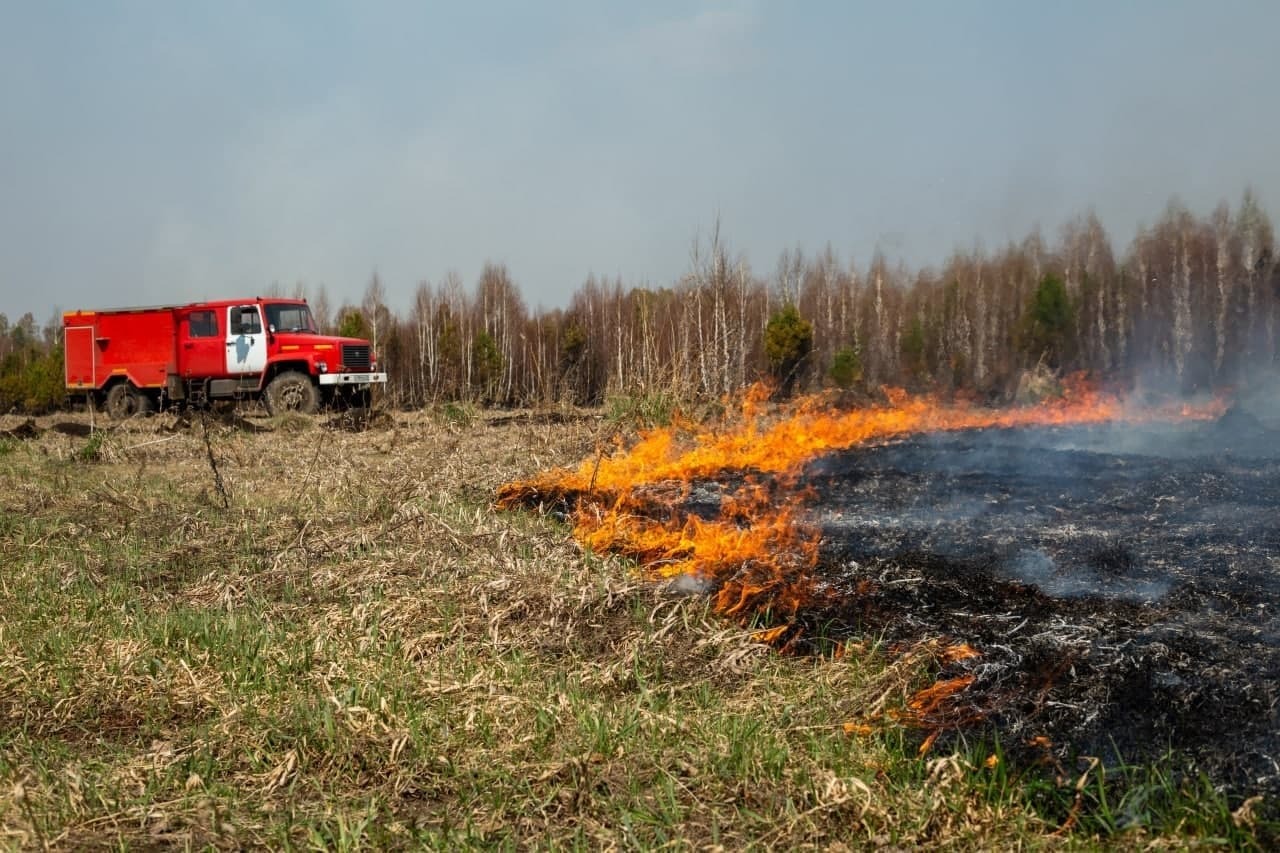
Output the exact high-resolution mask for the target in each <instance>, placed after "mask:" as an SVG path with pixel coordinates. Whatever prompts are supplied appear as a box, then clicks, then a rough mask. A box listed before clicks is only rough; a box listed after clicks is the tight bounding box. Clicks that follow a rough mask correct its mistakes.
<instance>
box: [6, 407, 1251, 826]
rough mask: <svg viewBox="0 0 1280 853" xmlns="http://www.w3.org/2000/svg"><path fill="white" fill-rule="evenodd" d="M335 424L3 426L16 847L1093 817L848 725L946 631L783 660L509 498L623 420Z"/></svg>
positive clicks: (896, 699)
mask: <svg viewBox="0 0 1280 853" xmlns="http://www.w3.org/2000/svg"><path fill="white" fill-rule="evenodd" d="M326 420H327V419H326V418H323V417H317V418H311V419H307V418H288V419H283V420H276V421H272V420H258V419H250V420H249V421H239V422H232V421H227V420H226V419H217V418H209V419H208V420H207V421H202V420H200V419H196V420H195V421H194V422H191V423H182V422H178V421H176V420H174V419H173V418H171V417H157V418H152V419H148V420H141V421H136V422H130V423H126V424H125V425H123V426H120V427H118V428H114V429H110V430H108V431H105V432H102V431H99V432H96V433H94V434H93V435H91V436H86V435H83V434H82V433H83V430H76V429H66V430H64V431H62V432H59V431H55V430H52V429H45V430H44V431H43V432H41V433H40V434H39V435H38V436H37V437H35V438H24V439H17V438H0V554H3V565H4V568H3V572H2V573H0V845H5V846H11V847H53V848H61V849H68V848H83V847H106V846H111V847H118V846H136V847H152V846H206V845H209V846H214V847H222V848H232V847H242V846H269V847H325V848H330V847H334V848H343V849H354V848H358V847H379V848H380V847H387V846H394V847H404V846H420V845H429V846H486V847H488V846H495V845H500V846H521V847H523V846H535V847H590V848H598V847H668V846H669V847H678V848H741V847H747V846H760V847H770V848H772V847H778V848H792V847H833V846H834V847H842V846H844V847H862V846H868V845H876V846H901V847H925V846H928V847H931V848H932V847H937V846H942V847H958V848H1006V847H1027V846H1032V847H1040V846H1055V847H1056V846H1061V845H1063V844H1069V845H1072V846H1075V845H1080V844H1083V845H1085V846H1089V845H1091V844H1094V843H1097V839H1096V838H1092V837H1091V836H1090V835H1089V834H1088V833H1082V832H1081V831H1080V830H1079V829H1077V830H1076V833H1075V835H1074V836H1071V837H1068V838H1066V839H1064V838H1063V837H1060V836H1058V835H1055V834H1054V833H1055V831H1056V830H1057V829H1058V828H1059V827H1058V824H1059V823H1060V820H1061V819H1063V818H1065V817H1067V814H1066V813H1065V812H1063V811H1061V810H1059V812H1058V813H1056V814H1055V812H1054V810H1053V807H1052V806H1051V807H1048V808H1046V807H1044V805H1043V803H1042V802H1041V800H1043V796H1042V795H1043V791H1042V790H1040V789H1038V788H1035V787H1034V786H1030V785H1028V784H1027V783H1025V782H1023V781H1020V780H1019V779H1017V778H1015V776H1014V775H1013V774H1012V773H1011V772H1009V771H1007V770H1006V768H1005V767H1004V766H1003V764H1002V763H1000V762H998V761H996V762H986V761H983V760H982V759H983V758H984V757H985V753H984V752H981V751H980V750H975V751H972V752H970V753H968V754H955V755H945V756H939V757H932V758H931V759H929V760H917V759H916V758H915V757H914V755H913V748H912V745H911V744H907V743H904V740H903V734H902V732H901V731H900V730H898V729H896V728H894V727H892V726H891V725H889V724H888V723H885V724H884V725H883V726H881V725H866V724H864V723H863V722H855V721H861V720H866V719H869V718H874V717H877V715H878V714H879V712H880V711H882V710H884V709H886V708H892V707H900V706H901V704H902V702H903V700H904V698H905V697H906V696H907V695H908V694H909V693H910V691H911V690H912V689H913V688H914V687H918V686H920V685H921V684H923V683H926V682H927V678H928V674H929V670H930V667H931V666H932V665H933V664H932V662H931V661H929V660H928V659H927V656H919V657H917V658H914V659H911V660H908V661H905V662H904V661H902V660H899V661H898V662H897V663H895V664H894V665H892V666H889V667H886V665H885V663H884V658H883V656H882V655H880V653H879V652H878V651H877V650H876V649H875V647H874V644H871V645H869V646H868V647H866V648H851V649H850V651H849V653H848V654H846V655H844V656H843V657H841V658H840V659H838V660H812V659H799V658H790V657H783V656H779V655H777V654H775V653H773V652H771V651H769V650H768V649H767V648H766V647H764V646H763V645H761V644H759V643H756V642H753V641H752V639H751V636H750V634H749V633H748V632H745V631H743V630H741V629H739V628H736V627H734V626H730V625H728V624H726V623H724V622H722V621H720V620H718V619H716V618H715V617H713V616H712V615H711V614H710V612H709V610H708V607H707V604H706V602H705V601H703V600H702V599H700V598H696V597H678V596H673V595H668V594H667V593H666V592H665V591H664V590H663V589H662V588H660V587H658V586H655V585H651V584H647V583H643V582H640V581H638V580H636V579H635V578H634V577H633V575H632V574H631V572H630V571H629V569H628V567H627V566H626V565H623V564H621V563H620V562H618V561H615V560H612V559H601V558H599V557H597V556H594V555H590V554H583V553H581V552H580V551H579V550H578V549H577V548H576V547H575V546H574V545H573V543H572V542H571V541H570V537H569V536H568V532H567V530H566V529H565V528H563V527H561V526H559V525H557V524H556V523H555V522H554V521H552V520H549V519H546V518H543V517H540V516H537V515H533V514H520V513H497V512H494V511H493V510H492V509H491V508H490V501H491V500H492V495H493V491H494V489H495V488H496V487H497V486H498V485H499V484H500V483H502V482H505V481H508V480H511V479H514V478H516V477H519V476H522V475H528V474H531V473H533V472H534V471H537V470H541V469H544V468H546V467H548V466H551V465H556V464H567V463H571V462H574V461H576V460H578V459H580V458H582V457H584V456H586V455H588V454H589V453H590V452H591V451H592V449H593V448H594V447H595V446H596V440H597V437H598V433H599V432H600V430H602V429H605V428H607V427H604V426H602V425H601V422H600V421H598V420H595V419H593V418H590V417H584V418H581V419H576V420H575V419H569V420H568V421H567V422H563V423H562V422H560V421H562V420H564V419H563V418H554V419H545V420H544V419H538V418H526V419H522V418H511V417H505V418H502V419H500V420H492V419H490V420H487V419H486V418H485V416H483V415H477V414H475V413H469V415H468V417H465V418H464V417H457V416H456V415H455V413H451V412H444V413H440V412H436V413H432V412H426V413H421V414H414V415H402V414H398V415H396V416H394V418H391V417H384V418H383V419H381V420H378V421H375V422H374V423H373V424H372V428H371V429H369V430H367V431H363V432H352V431H347V430H345V429H331V428H328V427H327V426H326ZM67 421H68V418H65V417H64V418H61V419H59V422H67ZM5 426H11V425H4V424H0V427H5ZM41 426H42V427H48V426H49V423H48V422H46V423H43V424H41ZM338 426H342V425H341V424H338ZM76 433H81V434H76ZM210 459H212V460H213V461H212V464H211V462H210ZM214 468H216V469H217V471H218V475H219V477H220V481H219V480H218V479H217V478H215V476H214V471H213V469H214ZM219 483H220V484H219ZM879 716H883V715H879ZM989 765H991V766H989ZM1074 781H1075V780H1074V779H1073V780H1071V783H1074ZM1069 801H1070V797H1069V795H1068V796H1067V802H1069ZM1059 802H1060V800H1059ZM1237 818H1238V821H1237V823H1238V822H1240V821H1243V822H1244V823H1242V824H1240V825H1241V826H1242V827H1243V828H1242V830H1241V832H1242V834H1240V835H1238V836H1236V837H1233V838H1226V839H1224V840H1226V841H1233V842H1235V843H1242V839H1243V840H1244V841H1243V843H1247V842H1248V829H1249V827H1248V825H1247V820H1248V819H1249V818H1250V815H1245V816H1243V817H1240V816H1237ZM1074 820H1075V818H1074V817H1073V821H1074ZM1226 825H1227V826H1232V825H1235V823H1233V822H1232V821H1230V820H1227V822H1226ZM1188 831H1189V830H1187V829H1186V828H1185V827H1184V828H1183V829H1181V830H1176V831H1174V832H1173V833H1172V834H1171V835H1168V836H1165V837H1158V836H1152V835H1149V834H1147V833H1146V832H1145V831H1143V830H1141V829H1139V830H1134V831H1131V832H1128V833H1126V834H1123V835H1112V836H1110V837H1108V838H1107V839H1106V843H1107V844H1109V845H1114V844H1116V843H1122V844H1126V845H1133V846H1143V845H1146V844H1148V843H1153V842H1154V843H1156V844H1162V843H1183V842H1185V841H1186V840H1188V838H1189V837H1190V836H1189V835H1188V834H1187V833H1188Z"/></svg>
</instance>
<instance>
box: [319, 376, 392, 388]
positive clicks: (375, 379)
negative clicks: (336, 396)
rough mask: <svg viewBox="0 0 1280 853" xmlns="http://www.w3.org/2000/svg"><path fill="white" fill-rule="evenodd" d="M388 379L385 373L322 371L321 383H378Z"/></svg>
mask: <svg viewBox="0 0 1280 853" xmlns="http://www.w3.org/2000/svg"><path fill="white" fill-rule="evenodd" d="M386 381H387V374H385V373H321V374H320V384H321V385H377V384H379V383H383V382H386Z"/></svg>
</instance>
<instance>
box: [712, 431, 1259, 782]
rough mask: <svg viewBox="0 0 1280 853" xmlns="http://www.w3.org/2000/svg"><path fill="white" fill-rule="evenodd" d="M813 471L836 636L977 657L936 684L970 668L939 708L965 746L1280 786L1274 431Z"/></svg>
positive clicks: (951, 439) (949, 443) (1024, 446)
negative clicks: (995, 742) (956, 647)
mask: <svg viewBox="0 0 1280 853" xmlns="http://www.w3.org/2000/svg"><path fill="white" fill-rule="evenodd" d="M805 482H806V484H807V485H808V486H809V487H811V489H812V498H811V500H810V502H809V508H810V512H811V513H812V515H811V521H812V523H814V524H816V525H817V526H818V527H819V528H820V530H821V534H822V546H821V557H820V571H821V574H822V583H823V584H824V585H825V587H826V591H828V592H831V593H835V594H834V595H832V596H830V598H829V600H831V601H834V602H837V603H836V604H834V605H831V606H830V608H829V609H825V610H824V612H822V613H821V614H817V615H816V619H817V620H818V621H819V622H820V623H821V628H822V630H824V631H826V632H828V634H830V633H832V632H836V633H843V632H848V633H854V634H858V635H864V636H865V635H871V636H878V637H883V638H884V639H885V640H886V641H887V642H889V643H891V644H892V643H898V642H910V641H913V640H917V639H920V638H925V637H939V636H944V637H948V638H951V639H953V640H955V641H957V642H966V643H969V644H971V645H972V646H974V647H975V648H976V649H978V650H979V652H980V655H979V656H978V657H976V658H972V659H968V660H963V661H960V662H958V663H955V664H952V665H950V667H949V669H948V670H947V671H946V672H944V673H943V674H942V676H941V677H943V678H949V677H954V678H964V677H969V676H971V677H972V678H973V682H972V684H971V685H970V686H969V687H968V688H967V689H966V690H965V691H964V692H963V693H962V694H960V695H958V696H956V697H954V699H953V701H952V702H951V703H950V704H949V706H948V707H947V708H946V709H945V710H944V711H941V712H940V713H939V714H938V715H937V717H936V719H935V720H933V722H934V723H935V724H936V725H937V726H938V727H939V728H941V729H943V730H944V732H950V736H955V733H957V732H961V731H963V732H973V731H974V730H975V729H977V730H981V729H983V728H984V727H985V728H986V729H988V730H989V731H990V730H993V731H995V732H997V733H998V734H999V737H1000V738H1001V739H1002V741H1003V742H1004V743H1005V744H1006V746H1007V747H1008V748H1010V749H1025V748H1026V745H1027V744H1028V743H1035V744H1037V745H1038V746H1037V747H1036V748H1037V749H1039V748H1047V749H1048V750H1050V751H1051V753H1056V757H1057V759H1065V758H1067V757H1069V756H1071V755H1091V756H1096V757H1099V758H1100V759H1102V760H1103V761H1104V762H1107V763H1108V764H1114V763H1116V762H1119V761H1126V762H1128V761H1150V760H1156V759H1160V758H1162V757H1163V756H1165V755H1166V754H1167V753H1170V752H1173V753H1175V754H1177V755H1179V756H1180V757H1181V759H1182V760H1186V761H1189V762H1190V763H1191V765H1192V767H1193V768H1194V770H1195V771H1197V772H1203V773H1205V774H1206V775H1207V776H1208V777H1209V778H1210V779H1211V780H1213V781H1214V782H1215V783H1216V784H1219V785H1222V786H1225V787H1226V788H1228V789H1231V790H1234V791H1238V792H1257V791H1267V792H1271V793H1275V792H1276V791H1278V790H1280V763H1278V762H1280V719H1278V716H1277V698H1278V696H1280V608H1278V607H1277V605H1280V584H1278V583H1277V567H1278V566H1280V529H1278V528H1277V520H1278V517H1280V516H1278V513H1280V433H1278V432H1276V431H1274V430H1273V429H1271V428H1269V427H1268V426H1264V425H1263V423H1261V422H1259V421H1258V420H1256V419H1254V418H1253V417H1252V416H1251V415H1248V414H1244V413H1241V412H1239V411H1234V410H1233V411H1229V412H1228V413H1227V414H1226V415H1224V416H1223V417H1222V418H1221V419H1219V420H1218V421H1216V422H1210V423H1204V422H1196V423H1186V424H1179V425H1144V426H1134V425H1118V424H1117V425H1107V426H1095V427H1034V428H1017V429H987V430H967V431H960V432H951V433H935V434H927V435H918V436H914V437H911V438H907V439H905V440H898V441H894V442H891V443H887V444H883V445H880V446H874V447H865V446H864V447H861V448H858V449H854V450H849V451H844V452H840V453H836V454H832V455H829V456H825V457H823V458H821V459H819V460H816V461H815V462H813V463H811V464H810V465H809V467H808V469H807V471H806V474H805ZM716 491H717V489H716V487H714V486H708V485H704V486H703V487H700V488H696V489H695V490H694V491H693V497H692V500H693V502H694V503H695V504H696V503H700V502H707V501H711V502H714V501H715V498H714V497H713V495H714V494H715V492H716ZM709 496H712V497H709ZM695 511H696V509H695ZM815 627H817V626H815ZM1046 739H1047V740H1046Z"/></svg>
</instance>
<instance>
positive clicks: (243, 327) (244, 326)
mask: <svg viewBox="0 0 1280 853" xmlns="http://www.w3.org/2000/svg"><path fill="white" fill-rule="evenodd" d="M261 333H262V321H261V320H260V319H259V318H258V309H257V308H254V307H252V306H250V307H248V308H232V309H231V334H233V335H258V334H261Z"/></svg>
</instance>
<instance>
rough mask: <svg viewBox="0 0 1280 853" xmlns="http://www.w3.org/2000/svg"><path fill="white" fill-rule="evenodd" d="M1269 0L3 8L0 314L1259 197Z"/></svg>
mask: <svg viewBox="0 0 1280 853" xmlns="http://www.w3.org/2000/svg"><path fill="white" fill-rule="evenodd" d="M1278 35H1280V3H1276V2H1274V0H1257V2H1243V0H1225V1H1224V2H1213V3H1210V2H1207V0H1206V2H1180V1H1179V0H1164V2H1139V0H1129V2H1084V0H1080V1H1079V2H1069V3H1047V2H1020V1H1018V2H1015V1H1014V0H1010V1H1009V2H995V1H994V0H992V2H982V0H965V1H964V2H959V0H956V2H946V1H945V0H937V2H921V0H903V2H890V1H889V0H880V2H875V3H863V2H854V0H847V2H839V1H837V2H818V0H811V1H810V2H781V0H779V2H762V1H761V2H753V0H743V2H728V0H722V1H721V2H694V0H690V1H689V2H663V0H657V2H646V3H634V2H590V0H581V2H577V0H575V1H574V2H568V0H566V2H555V0H546V1H545V2H539V3H533V2H486V0H475V2H466V3H462V2H453V3H435V2H425V0H424V1H423V2H390V0H387V1H386V2H379V0H370V2H350V3H338V2H319V0H306V1H305V2H284V1H283V0H281V2H272V3H262V2H253V0H243V2H242V0H221V2H205V3H198V2H194V0H193V2H181V3H173V2H167V0H155V2H148V1H147V0H136V2H112V0H98V2H70V0H44V2H21V0H0V312H4V313H6V314H8V316H9V317H10V318H11V319H16V318H17V317H19V316H21V315H22V314H23V313H25V312H28V311H30V312H32V313H33V314H34V315H35V317H36V319H37V320H38V321H40V322H43V321H45V320H46V319H48V318H49V317H50V316H52V315H53V313H54V311H56V310H62V309H66V310H70V309H75V308H95V307H110V306H120V305H138V304H157V303H166V302H183V301H190V300H195V299H202V298H231V297H238V296H244V295H251V294H254V293H258V292H261V291H264V290H266V289H268V288H270V287H272V286H276V287H281V288H283V289H285V290H286V291H288V290H290V289H292V288H293V286H294V285H295V284H296V283H299V282H301V283H303V284H305V285H306V286H307V287H308V288H310V289H311V290H312V291H314V290H315V289H316V288H318V287H319V286H321V285H323V286H324V287H325V289H326V291H327V293H328V295H329V298H330V300H331V302H332V303H333V304H334V306H335V307H336V306H337V305H340V304H341V303H342V302H343V301H351V302H358V301H359V299H360V297H361V294H362V293H363V291H364V289H365V287H366V285H367V284H368V282H369V281H370V279H371V277H372V276H373V275H374V274H375V273H376V274H377V275H378V276H379V278H380V280H381V282H382V283H383V286H384V287H385V289H386V293H387V300H388V302H389V304H390V305H391V307H392V308H393V309H394V310H397V311H401V312H407V310H408V308H409V306H410V304H411V302H412V298H413V293H414V291H415V289H416V288H417V286H418V285H419V283H421V282H424V281H425V282H429V283H432V284H434V283H437V282H439V281H440V280H441V279H442V278H443V277H444V276H445V274H446V273H447V272H449V271H456V272H457V274H458V275H459V276H461V278H462V280H463V282H464V283H466V284H467V285H468V286H473V285H474V283H475V281H476V279H477V277H478V275H479V273H480V270H481V268H482V267H483V265H484V264H485V263H486V262H495V263H502V264H505V265H506V266H507V268H508V270H509V272H510V274H511V276H512V278H513V280H514V281H515V282H516V283H517V285H518V286H519V287H520V289H521V291H522V293H523V294H524V297H525V299H526V301H527V302H528V303H529V305H530V306H531V307H537V306H541V307H544V308H554V307H557V306H562V305H565V304H566V303H567V301H568V299H569V297H570V295H571V294H572V293H573V291H574V290H576V289H577V288H579V287H580V286H581V285H582V283H583V282H584V281H585V280H586V278H587V276H588V275H592V274H594V275H596V276H597V277H605V278H608V279H614V278H621V279H622V281H623V282H624V283H626V284H628V285H650V286H662V285H667V284H670V283H672V282H674V281H675V280H677V279H678V278H679V277H680V276H681V275H682V274H683V273H684V272H686V271H687V270H688V269H689V261H690V250H691V247H692V244H693V242H694V241H695V240H697V239H701V240H704V241H705V239H706V237H707V235H708V234H709V232H710V231H711V229H712V227H713V225H714V224H715V223H716V221H717V220H718V221H719V224H720V231H721V235H722V237H723V239H724V241H725V242H726V244H727V245H728V248H729V249H730V251H731V252H732V253H733V254H734V255H735V256H741V257H743V258H745V259H746V260H747V261H749V262H750V264H751V265H752V267H753V268H754V269H755V270H756V271H757V273H759V274H763V275H768V274H770V273H771V272H772V270H773V269H774V267H775V265H776V263H777V259H778V256H779V254H780V253H781V252H782V251H784V250H787V249H794V248H796V247H800V248H801V249H803V250H804V251H805V252H806V253H816V252H820V251H822V250H823V249H824V247H826V246H828V245H830V246H831V248H832V249H833V251H834V252H835V253H836V255H837V257H839V258H840V259H841V260H842V262H843V263H845V264H856V265H858V266H859V268H862V267H865V265H866V263H867V262H869V261H870V259H871V256H872V255H873V253H875V252H876V251H877V250H878V251H882V252H884V253H885V254H886V255H887V256H888V257H889V258H890V259H891V260H898V259H901V260H903V261H904V262H906V263H907V264H908V265H910V266H912V267H920V266H926V265H937V264H940V263H942V262H943V261H945V259H946V258H947V257H948V255H950V254H951V253H953V252H954V251H957V250H966V249H970V248H973V247H974V246H984V247H987V248H999V247H1001V246H1003V245H1004V244H1005V243H1006V242H1007V241H1009V240H1011V239H1012V240H1020V239H1022V238H1023V237H1025V236H1026V235H1027V234H1028V233H1030V231H1031V230H1032V229H1035V228H1040V229H1042V230H1043V232H1044V233H1045V235H1046V237H1048V238H1049V239H1050V240H1053V239H1055V238H1056V236H1057V234H1058V232H1059V229H1060V228H1061V227H1062V225H1063V223H1065V222H1066V221H1067V220H1069V219H1071V218H1072V217H1075V216H1077V215H1080V214H1083V213H1085V212H1087V211H1088V210H1090V209H1092V210H1094V211H1095V212H1096V213H1097V215H1098V216H1099V218H1100V219H1101V220H1102V222H1103V224H1104V225H1105V226H1106V228H1107V229H1108V231H1109V233H1110V234H1111V237H1112V240H1113V243H1114V244H1115V246H1116V248H1117V251H1120V250H1123V248H1124V247H1125V246H1127V244H1128V241H1129V240H1130V239H1131V238H1132V236H1133V234H1134V233H1135V231H1136V229H1137V228H1138V226H1139V225H1140V224H1142V223H1144V222H1146V223H1150V222H1152V221H1154V220H1155V219H1156V218H1158V217H1159V216H1160V214H1161V212H1162V211H1163V210H1164V208H1165V206H1166V204H1167V203H1168V202H1169V200H1170V199H1171V198H1172V197H1175V196H1176V197H1177V198H1179V199H1180V200H1182V201H1183V202H1184V203H1186V204H1187V205H1188V206H1189V207H1190V208H1191V209H1192V210H1193V211H1194V212H1196V213H1198V214H1207V213H1208V212H1209V211H1210V210H1212V208H1213V207H1214V206H1215V205H1216V204H1217V203H1218V202H1220V201H1222V200H1227V201H1229V202H1230V203H1231V204H1232V205H1233V206H1234V205H1235V204H1236V203H1238V201H1239V199H1240V197H1241V195H1242V193H1243V191H1244V190H1245V188H1246V187H1252V188H1253V190H1254V191H1255V192H1256V194H1257V195H1258V197H1259V199H1260V200H1261V202H1262V204H1263V206H1264V208H1266V209H1267V210H1268V211H1271V212H1273V213H1274V212H1275V208H1274V205H1276V204H1280V147H1278V146H1277V141H1278V140H1280V109H1278V108H1277V100H1276V95H1277V84H1280V51H1277V50H1276V46H1277V43H1278V42H1277V36H1278Z"/></svg>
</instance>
